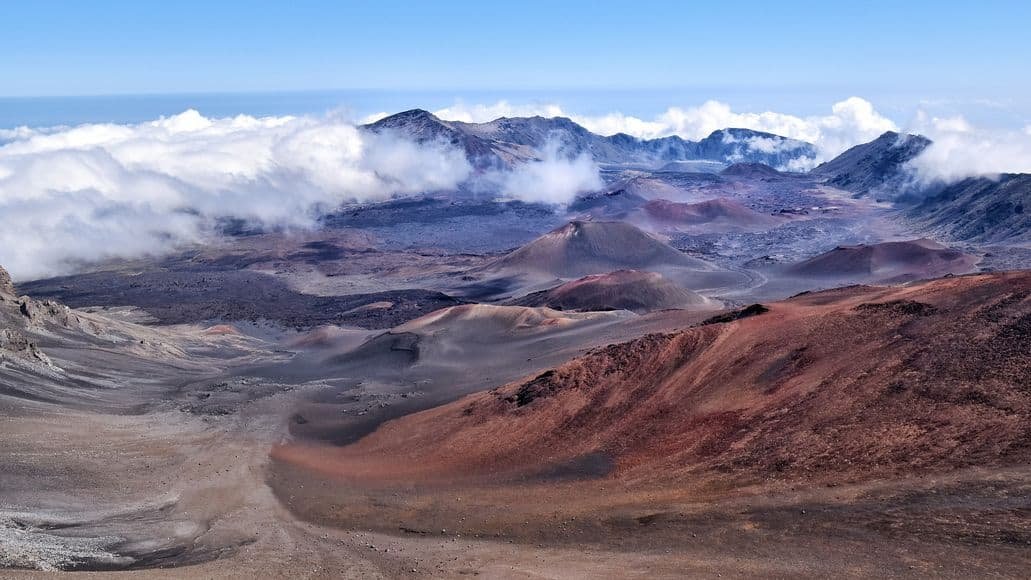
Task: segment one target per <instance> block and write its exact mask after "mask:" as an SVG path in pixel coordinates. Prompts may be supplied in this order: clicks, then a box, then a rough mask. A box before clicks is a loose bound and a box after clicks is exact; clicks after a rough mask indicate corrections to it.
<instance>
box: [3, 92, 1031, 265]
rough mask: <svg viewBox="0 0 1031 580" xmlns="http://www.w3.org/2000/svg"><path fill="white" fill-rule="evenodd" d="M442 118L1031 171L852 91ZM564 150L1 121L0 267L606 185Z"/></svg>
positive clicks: (994, 148) (223, 123) (270, 123)
mask: <svg viewBox="0 0 1031 580" xmlns="http://www.w3.org/2000/svg"><path fill="white" fill-rule="evenodd" d="M436 115H437V116H438V117H440V118H441V119H444V120H450V121H462V122H466V123H469V122H484V121H489V120H493V119H496V118H498V117H503V116H532V115H541V116H547V117H554V116H567V117H570V118H571V119H572V120H573V121H575V122H576V123H579V124H580V125H582V126H583V127H585V128H586V129H588V130H590V131H592V132H594V133H597V134H601V135H612V134H616V133H626V134H629V135H632V136H634V137H638V138H642V139H651V138H659V137H666V136H670V135H676V136H679V137H682V138H684V139H687V140H699V139H702V138H704V137H706V136H708V135H709V134H711V133H712V132H713V131H716V130H718V129H724V128H727V127H741V128H747V129H753V130H757V131H764V132H768V133H773V134H776V135H781V136H784V137H788V138H791V139H796V140H799V141H805V142H809V143H812V144H813V145H814V146H815V152H816V156H815V157H797V158H794V159H791V160H790V161H789V162H788V163H786V164H785V165H784V167H783V168H786V169H790V170H798V171H804V170H808V169H811V168H812V167H814V166H815V165H816V164H817V163H819V162H821V161H824V160H827V159H830V158H832V157H834V156H835V155H837V154H839V153H841V152H842V151H844V150H845V149H847V148H849V147H851V146H853V145H856V144H859V143H863V142H867V141H869V140H871V139H873V138H875V137H877V136H878V135H880V134H882V133H883V132H885V131H889V130H897V131H911V132H916V133H921V134H925V135H927V136H929V137H930V138H931V139H932V140H933V141H934V144H933V145H932V146H930V147H928V149H927V150H926V151H925V152H924V153H923V154H922V155H921V156H920V157H918V158H917V159H916V160H914V161H913V162H912V163H911V168H912V170H913V172H914V176H915V177H916V178H917V179H919V180H921V181H924V182H934V181H939V182H940V181H954V180H957V179H959V178H962V177H966V176H969V175H985V174H988V175H990V174H993V173H1000V172H1031V127H1026V128H1024V129H1023V130H1014V131H1011V132H1006V133H1000V132H998V131H994V132H989V131H985V130H982V129H979V128H977V127H974V126H973V125H972V124H971V123H969V122H968V121H966V120H965V119H963V118H958V117H956V118H936V117H931V116H929V115H926V114H923V113H921V114H919V115H918V116H917V118H916V119H913V120H911V121H910V122H908V123H907V124H899V123H897V122H895V121H893V120H892V119H889V118H888V117H886V116H885V115H883V114H881V113H880V112H878V111H877V110H876V108H875V107H874V106H873V105H872V104H871V103H870V102H868V101H866V100H864V99H861V98H858V97H853V98H849V99H846V100H843V101H841V102H838V103H835V104H834V105H833V106H832V107H831V108H830V111H829V114H827V115H822V116H821V115H817V116H810V117H800V116H795V115H789V114H784V113H777V112H772V111H766V112H738V111H735V110H733V109H732V108H731V107H730V106H729V105H727V104H725V103H720V102H717V101H709V102H706V103H703V104H702V105H699V106H696V107H670V108H669V109H667V110H666V111H665V112H663V113H662V114H660V115H658V116H656V117H654V118H652V119H642V118H638V117H634V116H629V115H624V114H621V113H612V114H608V115H603V116H595V117H590V116H580V115H576V114H573V113H567V112H566V111H564V110H563V109H562V108H561V107H560V106H558V105H513V104H509V103H508V102H505V101H500V102H497V103H494V104H488V105H464V104H456V105H454V106H452V107H448V108H446V109H442V110H438V111H436ZM377 117H379V115H377V116H373V117H372V118H370V119H369V120H372V119H374V118H377ZM726 138H727V139H729V138H731V137H730V136H729V135H728V136H727V137H726ZM785 143H791V142H785V141H776V140H771V139H766V138H753V139H752V140H750V141H749V143H748V147H749V148H751V149H752V150H756V151H764V152H766V153H773V152H775V150H776V149H777V148H778V147H782V146H784V144H785ZM562 146H563V143H561V142H560V141H557V140H556V141H551V140H549V141H548V145H547V146H545V147H542V148H540V150H538V151H537V152H536V158H535V159H531V160H529V161H526V162H524V163H521V164H518V165H516V166H514V167H512V168H509V169H505V170H492V171H488V172H482V171H477V170H476V169H475V168H474V166H473V164H471V163H470V160H469V159H468V158H467V156H466V154H465V153H464V152H463V151H462V150H461V148H459V147H456V146H455V145H454V144H453V143H445V142H442V141H440V140H429V141H417V140H413V139H410V138H408V137H407V136H405V135H403V134H400V133H396V132H391V131H386V132H373V131H366V130H363V129H362V128H361V127H360V126H359V125H358V124H356V123H354V122H352V121H350V120H348V119H345V118H342V117H339V116H335V115H326V116H321V117H310V116H301V117H292V116H279V117H252V116H246V115H240V116H236V117H229V118H207V117H205V116H203V115H201V114H200V113H198V112H197V111H194V110H188V111H186V112H183V113H180V114H178V115H174V116H170V117H165V118H161V119H158V120H155V121H151V122H146V123H140V124H87V125H81V126H76V127H51V128H26V127H22V128H17V129H12V130H2V131H0V213H2V215H3V216H4V218H5V220H4V222H5V227H4V229H3V231H2V233H0V263H3V264H5V265H6V266H7V267H8V268H9V269H10V270H11V271H12V273H13V274H14V275H15V276H16V277H19V278H32V277H39V276H45V275H52V274H57V273H63V272H66V271H68V270H70V269H72V268H74V266H75V265H76V264H77V263H78V262H81V261H91V260H96V259H103V258H109V257H133V256H141V255H147V254H159V253H163V252H166V251H168V250H169V249H171V248H173V247H176V246H178V245H181V244H184V243H190V242H197V241H203V240H205V239H207V238H209V237H210V236H212V235H213V232H214V231H215V228H214V226H215V224H216V223H217V222H218V220H219V219H221V218H229V217H232V218H239V219H243V220H246V221H248V222H251V223H254V224H258V225H261V226H271V227H282V228H304V227H310V226H311V225H312V224H313V223H314V220H315V218H316V217H317V215H318V214H319V212H320V211H321V210H324V209H327V208H333V207H335V206H337V205H339V204H341V203H343V202H348V201H359V202H364V201H375V200H382V199H388V198H390V197H392V196H396V195H405V194H412V193H419V192H431V191H447V190H453V189H456V188H459V187H467V188H469V189H471V190H475V191H480V192H486V193H487V194H490V195H495V196H497V197H499V198H505V199H518V200H523V201H529V202H543V203H552V204H565V203H568V202H570V201H572V200H573V199H574V198H575V196H576V195H577V194H580V193H583V192H586V191H591V190H597V189H599V188H601V187H602V186H603V183H602V180H601V178H600V177H599V169H598V166H597V165H596V164H595V161H594V160H592V159H591V157H590V156H589V155H584V154H578V155H577V154H573V155H569V154H562ZM727 161H734V159H727Z"/></svg>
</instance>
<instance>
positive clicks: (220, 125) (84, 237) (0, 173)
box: [0, 111, 471, 278]
mask: <svg viewBox="0 0 1031 580" xmlns="http://www.w3.org/2000/svg"><path fill="white" fill-rule="evenodd" d="M0 139H2V140H3V141H4V142H3V143H2V145H0V215H3V217H4V227H3V229H2V230H0V264H4V265H5V266H6V267H8V268H9V269H10V271H11V272H12V274H13V275H14V276H16V277H20V278H31V277H38V276H44V275H49V274H55V273H60V272H63V271H66V270H68V269H69V268H70V267H71V266H73V265H74V264H75V263H76V262H79V261H91V260H96V259H98V258H107V257H132V256H139V255H146V254H154V253H161V252H165V251H168V250H169V249H171V248H173V247H175V246H177V245H180V244H183V243H188V242H196V241H201V240H204V239H206V238H207V237H208V236H210V235H211V232H212V231H213V225H214V223H215V222H216V221H217V220H218V219H219V218H226V217H233V218H239V219H244V220H247V221H249V222H252V223H254V224H257V225H260V226H274V227H306V226H309V225H311V224H312V223H313V220H314V218H315V217H316V215H317V213H318V212H319V211H320V210H322V209H325V208H333V207H335V206H337V205H339V204H340V203H342V202H345V201H351V200H359V201H366V200H377V199H384V198H387V197H389V196H392V195H395V194H407V193H416V192H423V191H435V190H445V189H453V188H455V187H457V186H458V185H459V184H460V183H462V182H463V181H465V180H466V179H467V178H468V177H469V175H470V173H471V167H470V165H469V163H468V161H467V160H466V158H465V156H464V154H463V152H461V151H460V150H457V149H454V148H451V147H448V146H445V145H443V144H436V143H428V144H416V143H414V142H411V141H407V140H404V139H400V138H398V137H396V136H392V135H377V134H373V133H369V132H366V131H361V130H359V129H358V128H357V127H355V126H354V125H353V124H351V123H349V122H347V121H345V120H342V119H334V118H319V119H316V118H306V117H267V118H255V117H249V116H238V117H233V118H226V119H208V118H205V117H203V116H202V115H200V114H199V113H197V112H196V111H186V112H184V113H182V114H179V115H175V116H173V117H168V118H163V119H160V120H157V121H153V122H149V123H142V124H138V125H114V124H94V125H83V126H79V127H74V128H57V129H18V130H13V131H6V132H5V133H4V134H3V135H0Z"/></svg>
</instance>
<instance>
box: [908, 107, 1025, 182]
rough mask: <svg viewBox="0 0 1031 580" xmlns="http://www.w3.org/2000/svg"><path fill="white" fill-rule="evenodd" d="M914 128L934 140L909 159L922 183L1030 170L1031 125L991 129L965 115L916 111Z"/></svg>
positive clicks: (915, 175)
mask: <svg viewBox="0 0 1031 580" xmlns="http://www.w3.org/2000/svg"><path fill="white" fill-rule="evenodd" d="M912 132H914V133H920V134H922V135H926V136H927V137H929V138H930V139H931V140H932V141H933V143H931V145H930V146H928V147H927V149H925V150H924V152H923V153H922V154H921V155H920V156H919V157H917V158H916V159H914V160H913V161H911V162H910V164H909V165H910V168H911V169H912V171H913V173H914V177H915V178H916V179H917V180H918V181H919V182H921V183H923V184H925V185H926V184H931V183H951V182H954V181H958V180H960V179H963V178H966V177H974V176H995V175H999V174H1001V173H1031V127H1025V128H1024V130H1023V131H1020V130H1013V131H1000V130H995V131H988V130H985V129H982V128H979V127H975V126H974V125H973V124H971V123H970V122H969V121H968V120H967V119H965V118H964V117H962V116H955V117H933V116H930V115H927V114H926V113H923V112H920V113H918V114H917V116H916V119H915V120H914V122H913V127H912Z"/></svg>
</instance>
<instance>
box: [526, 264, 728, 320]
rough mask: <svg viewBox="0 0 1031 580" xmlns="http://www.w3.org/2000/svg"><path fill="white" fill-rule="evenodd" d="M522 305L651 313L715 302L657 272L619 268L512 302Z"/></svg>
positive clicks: (702, 305) (701, 305) (696, 306)
mask: <svg viewBox="0 0 1031 580" xmlns="http://www.w3.org/2000/svg"><path fill="white" fill-rule="evenodd" d="M512 303H513V304H516V305H519V306H547V307H549V308H555V309H558V310H585V311H589V310H631V311H633V312H638V313H641V312H651V311H654V310H666V309H670V308H694V309H703V308H707V307H708V308H711V307H712V306H710V305H711V304H714V303H713V302H712V301H710V300H707V299H706V298H705V297H703V296H701V295H699V294H696V293H695V292H692V291H690V290H687V289H685V288H681V287H679V286H677V285H676V284H674V283H672V282H670V281H669V280H667V279H666V278H665V277H664V276H662V275H661V274H658V273H655V272H642V271H640V270H618V271H616V272H610V273H608V274H595V275H591V276H586V277H584V278H580V279H579V280H573V281H572V282H566V283H565V284H562V285H560V286H556V287H555V288H552V289H550V290H543V291H541V292H534V293H533V294H529V295H527V296H524V297H522V298H519V299H517V300H513V301H512Z"/></svg>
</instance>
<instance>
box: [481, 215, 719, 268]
mask: <svg viewBox="0 0 1031 580" xmlns="http://www.w3.org/2000/svg"><path fill="white" fill-rule="evenodd" d="M663 266H676V267H685V268H695V269H699V270H711V269H712V266H710V265H709V264H707V263H705V262H703V261H702V260H698V259H696V258H692V257H690V256H687V255H686V254H684V253H682V252H680V251H678V250H676V249H674V248H672V247H670V246H669V245H668V244H666V243H664V242H661V241H659V240H657V239H655V238H653V237H652V236H650V235H648V234H646V233H644V232H642V231H641V230H639V229H637V228H636V227H634V226H632V225H630V224H628V223H624V222H594V221H579V220H577V221H572V222H569V223H568V224H566V225H564V226H562V227H560V228H558V229H556V230H553V231H551V232H548V233H547V234H544V235H543V236H541V237H539V238H537V239H536V240H534V241H532V242H530V243H529V244H527V245H525V246H523V247H521V248H519V249H518V250H516V251H514V252H512V253H511V254H508V255H507V256H504V257H502V258H501V259H499V260H498V261H496V262H495V263H493V264H492V265H491V266H490V269H493V270H511V271H518V272H541V273H546V274H549V275H552V276H557V277H560V278H572V277H580V276H586V275H589V274H601V273H605V272H611V271H613V270H619V269H622V268H633V269H649V268H657V267H663Z"/></svg>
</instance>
